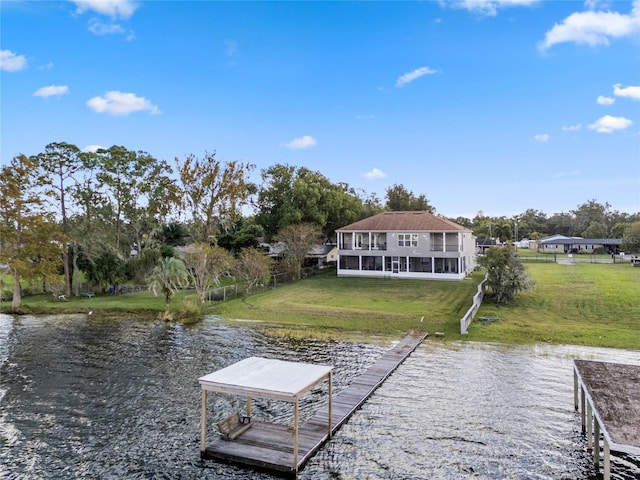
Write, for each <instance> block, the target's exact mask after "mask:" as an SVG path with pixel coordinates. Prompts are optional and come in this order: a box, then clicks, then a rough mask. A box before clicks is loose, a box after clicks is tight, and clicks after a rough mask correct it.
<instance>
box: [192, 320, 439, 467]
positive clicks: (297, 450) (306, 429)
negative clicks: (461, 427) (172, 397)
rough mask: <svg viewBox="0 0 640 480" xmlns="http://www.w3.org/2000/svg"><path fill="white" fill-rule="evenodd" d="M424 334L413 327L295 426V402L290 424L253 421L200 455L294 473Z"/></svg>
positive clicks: (215, 440) (216, 440) (400, 361)
mask: <svg viewBox="0 0 640 480" xmlns="http://www.w3.org/2000/svg"><path fill="white" fill-rule="evenodd" d="M426 336H427V333H425V332H411V333H410V334H409V335H407V336H406V337H405V338H404V339H402V340H401V341H400V342H398V343H397V344H396V345H395V346H394V347H392V348H391V349H390V350H388V351H386V352H385V353H384V354H383V355H382V356H381V357H380V358H379V359H378V360H377V361H376V362H375V363H374V364H373V365H372V366H371V367H369V369H367V370H366V371H365V372H364V373H362V374H361V375H359V376H358V377H356V378H355V379H354V380H353V382H351V383H350V384H349V386H348V387H347V388H345V389H344V390H343V391H341V392H340V393H339V394H338V395H336V396H335V397H333V398H332V399H330V401H329V403H328V404H327V405H325V406H323V407H321V408H320V409H319V410H318V411H317V412H316V413H315V414H314V415H313V416H312V417H311V418H310V419H309V420H308V421H307V422H306V423H304V424H303V425H301V426H300V427H299V428H298V427H297V403H296V408H295V410H296V423H294V426H293V427H288V426H286V425H280V424H273V423H265V422H259V421H252V422H251V423H252V427H251V428H250V429H248V430H247V431H246V432H244V433H243V434H242V435H240V436H239V437H238V438H236V439H234V440H227V439H223V438H222V437H219V438H215V439H213V440H212V441H211V442H210V443H207V444H206V447H205V448H204V450H202V451H201V455H202V457H203V458H211V459H216V460H221V461H224V462H228V463H233V464H236V465H241V466H247V467H252V468H256V469H260V470H266V471H268V472H271V473H275V474H278V475H280V476H287V477H293V476H295V475H296V473H297V472H298V470H300V469H301V468H302V467H303V466H304V464H305V463H306V462H307V461H308V460H309V459H310V458H312V457H313V456H314V455H315V454H316V452H317V451H318V450H319V449H320V448H321V447H322V445H323V444H324V443H325V442H326V441H327V440H328V439H329V438H330V437H331V436H332V435H333V434H334V433H335V432H336V431H337V430H338V429H339V428H340V427H341V426H342V425H343V424H344V423H345V422H346V421H347V420H348V419H349V417H351V415H352V414H353V413H354V412H355V411H356V410H358V408H360V407H361V406H362V404H364V402H366V401H367V399H368V398H369V397H370V396H371V394H372V393H373V392H374V391H375V390H376V389H377V388H378V387H379V386H380V385H382V383H383V382H384V381H385V380H386V379H387V378H388V377H389V376H390V375H391V373H393V371H394V370H396V369H397V368H398V366H399V365H400V364H401V363H402V362H403V361H404V360H405V359H406V358H407V357H408V356H409V355H410V354H411V352H413V351H414V350H415V349H416V348H417V347H418V345H419V344H420V343H421V342H422V341H423V340H424V339H425V338H426ZM205 378H206V377H205ZM329 382H330V378H329ZM203 388H204V385H203ZM329 390H330V391H331V383H329ZM330 395H331V394H330ZM329 417H330V418H329ZM296 437H297V438H296Z"/></svg>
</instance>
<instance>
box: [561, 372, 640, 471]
mask: <svg viewBox="0 0 640 480" xmlns="http://www.w3.org/2000/svg"><path fill="white" fill-rule="evenodd" d="M573 363H574V403H575V408H576V410H578V408H579V407H581V409H580V410H581V416H580V418H581V423H582V431H583V433H586V434H587V448H588V449H590V450H591V449H593V463H594V466H595V468H596V470H598V469H599V468H600V433H601V432H602V436H603V452H604V458H603V464H604V472H603V478H604V480H609V479H610V478H611V459H610V455H611V451H616V452H622V453H627V454H630V455H638V456H640V366H638V365H626V364H619V363H606V362H594V361H588V360H574V361H573Z"/></svg>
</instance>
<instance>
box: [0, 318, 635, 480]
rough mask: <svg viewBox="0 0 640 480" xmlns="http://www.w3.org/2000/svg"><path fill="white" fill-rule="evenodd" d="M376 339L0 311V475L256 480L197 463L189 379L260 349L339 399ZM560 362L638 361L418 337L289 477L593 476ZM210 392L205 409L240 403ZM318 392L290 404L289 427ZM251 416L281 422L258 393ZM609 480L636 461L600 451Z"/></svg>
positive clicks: (627, 474) (193, 387) (195, 408)
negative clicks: (296, 366) (326, 372)
mask: <svg viewBox="0 0 640 480" xmlns="http://www.w3.org/2000/svg"><path fill="white" fill-rule="evenodd" d="M391 345H392V344H391V343H389V342H387V343H382V344H381V343H379V342H378V341H374V340H372V341H371V343H367V342H358V343H352V342H347V341H316V340H294V339H283V338H272V337H269V336H265V335H263V334H261V333H259V332H257V331H256V330H255V329H254V328H253V327H252V326H251V325H243V324H239V325H227V324H224V323H221V322H219V321H216V319H215V318H210V319H206V320H205V321H204V322H202V323H199V324H196V325H191V326H183V325H180V324H165V323H162V322H155V321H139V320H134V319H132V320H121V319H119V320H113V319H104V318H97V317H95V316H89V317H87V316H85V315H59V316H38V317H33V316H22V317H12V316H8V315H0V478H2V479H5V478H6V479H53V478H55V479H65V478H69V479H71V478H74V479H75V478H87V479H89V478H90V479H94V478H100V479H121V478H122V479H164V478H166V479H227V478H228V479H242V480H244V479H265V480H267V479H271V478H273V477H271V476H270V475H268V474H265V473H258V472H254V471H252V470H246V469H242V468H238V467H234V466H230V465H225V464H220V463H217V462H215V461H212V460H206V461H203V460H201V459H200V456H199V449H200V427H199V423H200V398H201V397H200V387H199V384H198V381H197V379H198V377H200V376H202V375H205V374H207V373H210V372H213V371H215V370H218V369H220V368H223V367H225V366H227V365H229V364H231V363H234V362H236V361H238V360H241V359H243V358H246V357H248V356H264V357H269V358H278V359H282V360H291V361H302V362H310V363H319V364H326V365H334V366H335V372H334V386H335V390H336V392H339V391H340V389H342V388H344V387H346V386H347V385H348V384H349V382H350V379H352V378H353V377H354V376H355V375H357V374H359V373H361V372H362V371H364V370H366V368H368V367H369V366H370V365H371V364H372V363H373V362H375V361H376V359H377V358H378V357H379V356H380V355H381V354H382V353H383V352H384V351H385V350H386V349H387V348H389V347H391ZM573 358H584V359H590V360H603V361H615V362H624V363H634V364H640V351H625V350H608V349H593V348H582V347H570V346H538V347H506V346H500V345H488V344H474V343H444V342H442V341H441V340H436V339H427V340H426V341H425V342H424V343H423V344H422V345H421V346H419V347H418V349H417V350H416V351H415V352H414V353H413V354H412V355H411V356H410V357H409V358H408V359H407V360H406V361H405V362H404V363H403V364H402V365H401V366H400V368H399V369H398V370H396V372H395V373H394V374H393V375H392V376H391V377H390V378H389V379H388V380H387V381H386V382H385V383H384V384H383V385H382V386H381V387H380V388H379V389H378V390H377V391H376V392H375V393H374V395H373V396H372V397H371V398H370V399H369V400H368V401H367V402H366V403H365V405H364V406H363V407H362V408H361V409H360V410H359V411H357V412H356V413H355V414H354V415H353V416H352V417H351V419H350V420H349V421H348V422H347V423H346V424H345V425H344V426H343V427H342V428H341V429H340V430H339V431H338V433H337V434H336V435H335V436H334V437H333V439H331V441H329V442H328V443H327V444H326V445H325V446H324V447H323V448H322V449H321V450H320V451H319V452H318V454H317V455H316V456H315V457H313V458H312V459H311V460H310V461H309V463H308V464H307V466H306V467H305V469H304V470H303V471H302V472H301V473H300V475H299V478H301V479H314V480H315V479H345V480H346V479H354V480H356V479H358V480H360V479H389V480H391V479H393V480H396V479H467V478H468V479H554V480H556V479H566V480H569V479H571V480H586V479H589V480H591V479H595V478H597V477H596V474H595V470H594V468H593V466H592V464H591V455H590V453H588V452H587V451H586V441H585V439H584V437H582V436H581V434H580V419H579V416H578V414H576V412H575V411H574V408H573V371H572V359H573ZM209 397H210V402H209V410H210V412H213V411H218V412H222V411H226V412H227V413H228V412H230V411H231V410H232V409H234V408H238V407H240V406H242V405H243V404H244V399H243V398H239V397H235V396H223V395H217V394H210V395H209ZM322 398H323V396H322V392H315V393H313V394H310V395H309V396H308V398H307V397H305V401H303V402H302V403H301V416H302V418H303V419H304V418H307V417H308V416H310V415H311V414H312V413H313V411H314V410H315V408H316V407H317V400H320V399H322ZM253 414H254V416H255V417H256V418H258V419H265V420H270V421H276V422H283V423H287V422H290V421H291V418H292V412H291V405H290V404H284V403H281V402H275V401H264V400H260V399H255V401H254V411H253ZM209 424H210V427H211V428H210V435H215V432H214V431H213V428H212V425H213V420H211V419H210V422H209ZM613 478H616V479H637V478H640V459H638V458H634V457H625V456H622V457H620V456H618V457H614V459H613Z"/></svg>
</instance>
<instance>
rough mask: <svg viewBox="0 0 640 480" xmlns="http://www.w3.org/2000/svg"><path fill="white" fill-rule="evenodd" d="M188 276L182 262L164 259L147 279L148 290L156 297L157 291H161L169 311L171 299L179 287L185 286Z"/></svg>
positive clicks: (176, 259) (168, 258) (173, 258)
mask: <svg viewBox="0 0 640 480" xmlns="http://www.w3.org/2000/svg"><path fill="white" fill-rule="evenodd" d="M188 281H189V275H188V273H187V268H186V267H185V265H184V262H183V261H182V260H180V259H178V258H175V257H164V258H163V259H162V261H161V262H160V265H157V266H156V267H155V268H154V269H153V270H152V271H151V273H150V274H149V276H148V277H147V282H148V283H149V290H151V291H152V292H153V294H154V295H157V294H158V293H157V291H158V290H162V292H163V293H164V298H165V302H166V309H167V310H169V303H171V297H172V296H173V294H174V293H175V292H177V291H178V290H179V289H180V287H184V286H186V285H187V283H188Z"/></svg>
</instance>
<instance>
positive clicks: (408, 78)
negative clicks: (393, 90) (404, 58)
mask: <svg viewBox="0 0 640 480" xmlns="http://www.w3.org/2000/svg"><path fill="white" fill-rule="evenodd" d="M435 73H439V71H438V70H433V69H432V68H429V67H420V68H417V69H415V70H414V71H413V72H409V73H405V74H404V75H402V76H400V77H399V78H398V81H397V82H396V87H398V88H402V87H404V86H405V85H406V84H407V83H411V82H413V81H414V80H416V79H418V78H420V77H422V76H424V75H433V74H435Z"/></svg>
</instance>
